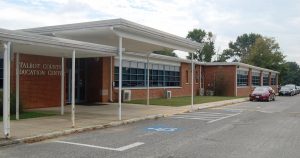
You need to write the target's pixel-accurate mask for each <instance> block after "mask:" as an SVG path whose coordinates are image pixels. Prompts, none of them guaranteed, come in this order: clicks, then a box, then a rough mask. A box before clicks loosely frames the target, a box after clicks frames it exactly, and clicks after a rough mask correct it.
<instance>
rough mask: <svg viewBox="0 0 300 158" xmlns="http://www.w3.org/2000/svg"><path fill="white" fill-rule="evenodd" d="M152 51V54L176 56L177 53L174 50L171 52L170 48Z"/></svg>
mask: <svg viewBox="0 0 300 158" xmlns="http://www.w3.org/2000/svg"><path fill="white" fill-rule="evenodd" d="M153 53H154V54H160V55H166V56H171V57H178V56H177V54H176V53H175V52H173V50H171V49H165V50H162V51H154V52H153Z"/></svg>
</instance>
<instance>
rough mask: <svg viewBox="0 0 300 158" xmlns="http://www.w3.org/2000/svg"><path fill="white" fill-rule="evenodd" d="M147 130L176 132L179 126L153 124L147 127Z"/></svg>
mask: <svg viewBox="0 0 300 158" xmlns="http://www.w3.org/2000/svg"><path fill="white" fill-rule="evenodd" d="M145 130H146V131H156V132H175V131H177V130H178V128H174V127H167V126H151V127H147V128H145Z"/></svg>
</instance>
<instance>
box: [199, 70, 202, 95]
mask: <svg viewBox="0 0 300 158" xmlns="http://www.w3.org/2000/svg"><path fill="white" fill-rule="evenodd" d="M201 83H202V66H201V65H199V95H200V92H201V89H202V87H201V86H202V85H201Z"/></svg>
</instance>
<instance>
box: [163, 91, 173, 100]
mask: <svg viewBox="0 0 300 158" xmlns="http://www.w3.org/2000/svg"><path fill="white" fill-rule="evenodd" d="M165 98H167V99H171V98H172V91H168V90H166V91H165Z"/></svg>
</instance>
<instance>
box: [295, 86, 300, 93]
mask: <svg viewBox="0 0 300 158" xmlns="http://www.w3.org/2000/svg"><path fill="white" fill-rule="evenodd" d="M296 93H297V94H300V86H296Z"/></svg>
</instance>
